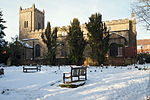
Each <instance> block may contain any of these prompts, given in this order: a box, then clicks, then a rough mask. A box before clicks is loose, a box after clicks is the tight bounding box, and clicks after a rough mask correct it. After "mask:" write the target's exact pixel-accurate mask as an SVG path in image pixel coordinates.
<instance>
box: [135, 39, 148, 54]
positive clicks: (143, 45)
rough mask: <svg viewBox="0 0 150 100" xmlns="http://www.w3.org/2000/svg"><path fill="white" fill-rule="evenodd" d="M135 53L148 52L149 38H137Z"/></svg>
mask: <svg viewBox="0 0 150 100" xmlns="http://www.w3.org/2000/svg"><path fill="white" fill-rule="evenodd" d="M137 53H150V39H141V40H137Z"/></svg>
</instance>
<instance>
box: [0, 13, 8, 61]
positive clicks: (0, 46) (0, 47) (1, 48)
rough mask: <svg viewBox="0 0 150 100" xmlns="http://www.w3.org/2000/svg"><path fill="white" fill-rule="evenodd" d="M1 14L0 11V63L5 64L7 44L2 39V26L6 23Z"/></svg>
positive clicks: (3, 34) (3, 27)
mask: <svg viewBox="0 0 150 100" xmlns="http://www.w3.org/2000/svg"><path fill="white" fill-rule="evenodd" d="M2 16H3V14H2V11H0V63H6V60H7V58H8V54H7V49H8V47H7V42H6V41H5V40H4V39H3V38H4V36H5V33H4V31H3V30H4V29H5V28H6V27H5V26H4V25H3V24H4V23H6V21H4V20H3V18H2Z"/></svg>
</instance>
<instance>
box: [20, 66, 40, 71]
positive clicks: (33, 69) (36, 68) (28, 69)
mask: <svg viewBox="0 0 150 100" xmlns="http://www.w3.org/2000/svg"><path fill="white" fill-rule="evenodd" d="M29 71H41V66H32V67H23V72H29Z"/></svg>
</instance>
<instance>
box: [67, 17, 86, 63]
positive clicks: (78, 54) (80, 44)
mask: <svg viewBox="0 0 150 100" xmlns="http://www.w3.org/2000/svg"><path fill="white" fill-rule="evenodd" d="M67 40H68V44H69V47H70V48H69V49H70V54H69V60H70V63H71V64H76V65H81V64H83V52H84V49H85V45H86V41H85V40H84V37H83V31H81V28H80V22H79V21H78V19H77V18H74V19H73V22H71V26H70V27H69V32H68V36H67Z"/></svg>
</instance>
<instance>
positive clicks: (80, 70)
mask: <svg viewBox="0 0 150 100" xmlns="http://www.w3.org/2000/svg"><path fill="white" fill-rule="evenodd" d="M75 77H76V78H77V79H76V80H74V78H75ZM66 79H71V83H72V82H79V81H85V80H87V67H84V66H82V67H81V66H80V67H79V66H75V67H72V66H71V72H64V73H63V83H66V81H65V80H66Z"/></svg>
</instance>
